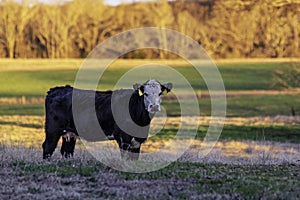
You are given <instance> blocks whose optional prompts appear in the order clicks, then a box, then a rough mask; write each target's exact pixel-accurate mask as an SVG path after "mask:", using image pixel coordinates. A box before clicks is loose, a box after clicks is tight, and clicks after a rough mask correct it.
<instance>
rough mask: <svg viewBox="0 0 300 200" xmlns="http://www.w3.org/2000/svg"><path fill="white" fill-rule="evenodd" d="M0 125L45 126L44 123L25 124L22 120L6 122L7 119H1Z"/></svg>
mask: <svg viewBox="0 0 300 200" xmlns="http://www.w3.org/2000/svg"><path fill="white" fill-rule="evenodd" d="M0 125H11V126H20V127H23V128H43V125H41V124H25V123H20V122H6V121H0Z"/></svg>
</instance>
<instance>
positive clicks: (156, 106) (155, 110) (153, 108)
mask: <svg viewBox="0 0 300 200" xmlns="http://www.w3.org/2000/svg"><path fill="white" fill-rule="evenodd" d="M150 110H151V111H152V112H157V111H159V110H160V108H159V105H150Z"/></svg>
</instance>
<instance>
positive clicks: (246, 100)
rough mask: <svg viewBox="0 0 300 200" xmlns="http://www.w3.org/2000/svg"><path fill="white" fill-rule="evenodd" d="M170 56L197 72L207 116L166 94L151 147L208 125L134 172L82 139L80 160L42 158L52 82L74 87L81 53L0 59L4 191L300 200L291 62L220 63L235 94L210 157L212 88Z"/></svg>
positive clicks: (298, 99) (297, 104)
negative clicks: (99, 156)
mask: <svg viewBox="0 0 300 200" xmlns="http://www.w3.org/2000/svg"><path fill="white" fill-rule="evenodd" d="M145 62H148V61H141V60H137V61H122V60H121V61H118V62H116V63H114V64H113V66H112V67H110V68H109V70H108V71H107V72H106V73H105V76H104V79H103V80H104V81H103V82H101V83H100V84H101V85H99V88H103V89H111V88H113V86H114V83H115V81H117V80H118V79H119V78H120V77H121V76H122V74H123V73H125V72H126V71H128V70H129V69H130V67H132V66H137V65H140V64H144V63H145ZM160 63H163V64H170V65H172V66H173V68H174V69H175V70H177V71H178V72H180V73H181V74H183V75H184V76H185V77H188V78H189V80H190V82H191V85H192V86H193V88H194V89H195V91H196V93H197V95H198V97H199V99H198V101H199V108H200V114H201V117H199V116H198V117H197V116H184V117H183V118H180V114H181V113H180V106H179V104H178V101H177V100H176V99H174V98H173V97H170V96H171V95H170V96H169V97H168V96H166V98H164V100H163V106H164V108H165V109H166V110H167V114H168V117H169V118H168V120H169V121H167V122H168V123H167V124H166V125H165V127H164V129H163V130H162V131H161V132H159V133H158V134H156V135H154V136H152V137H150V138H149V140H148V141H147V142H146V143H145V144H144V146H143V147H142V151H143V152H152V151H155V150H157V149H159V148H161V147H162V146H165V145H168V143H169V142H170V141H171V139H172V138H173V137H174V135H175V134H176V132H177V130H178V128H179V127H180V122H182V121H183V122H184V123H187V124H189V123H190V124H192V123H195V122H198V121H199V122H200V126H199V128H198V131H197V134H196V137H195V140H194V142H193V144H192V146H191V148H190V149H189V151H188V152H186V153H185V154H184V155H183V156H182V157H181V158H180V159H179V160H178V161H176V162H174V163H172V164H171V165H170V166H168V167H166V168H164V169H162V170H159V171H156V172H151V173H145V174H132V173H124V172H118V171H115V170H113V169H111V168H109V167H106V166H105V165H103V164H101V163H100V162H99V161H96V160H95V159H94V158H93V157H92V156H91V155H90V154H89V153H88V152H87V151H86V150H85V148H84V146H83V144H81V142H79V145H78V148H77V149H76V151H75V157H74V158H73V159H70V160H64V159H61V158H60V155H59V150H58V149H57V150H56V152H55V154H54V157H53V159H52V160H51V161H43V160H42V159H41V154H42V152H41V143H42V142H43V140H44V96H45V94H46V92H47V90H48V89H49V88H51V87H54V86H57V85H66V84H70V85H73V82H74V78H75V76H76V72H77V70H78V68H79V66H80V64H81V60H15V61H11V60H0V135H1V137H0V138H1V139H0V149H1V153H0V166H1V170H0V176H1V177H0V180H1V182H0V184H1V187H0V198H1V199H8V198H12V199H20V198H25V199H28V198H32V199H41V198H46V199H54V198H59V199H83V198H90V199H93V198H103V199H106V198H110V199H111V198H129V199H144V198H148V199H149V198H150V199H187V198H189V199H299V198H300V192H299V190H298V188H299V187H300V181H299V180H300V177H299V167H300V118H299V113H300V93H299V88H294V89H290V90H282V88H281V87H279V86H278V84H276V79H274V76H273V75H274V72H275V71H276V70H278V69H281V70H287V71H289V68H290V67H291V66H292V65H290V63H285V62H272V60H271V61H268V62H266V63H263V62H260V61H259V62H252V63H245V62H244V63H243V62H233V63H230V62H227V61H226V62H222V63H220V64H218V68H219V70H220V73H221V75H222V77H223V80H224V84H225V87H226V92H227V94H228V97H227V119H226V123H225V126H224V129H223V131H222V134H221V135H220V139H219V141H218V143H217V144H216V145H215V147H214V149H213V150H212V152H211V153H210V154H209V155H208V156H207V157H205V158H203V159H200V160H199V159H198V158H197V151H198V150H199V148H201V144H202V141H203V139H204V137H205V135H206V132H207V129H208V126H209V122H210V112H211V108H210V107H211V102H210V98H209V95H208V91H207V88H206V86H205V84H204V82H203V80H202V78H201V76H199V75H197V73H196V71H195V70H194V69H192V68H191V67H188V66H187V65H188V64H187V63H186V62H184V61H160ZM296 66H297V67H300V65H299V63H297V64H296ZM162 76H163V75H162ZM158 78H159V77H158ZM182 92H183V94H184V95H186V94H185V93H184V91H182ZM184 101H185V102H186V103H188V102H189V101H190V100H189V99H188V98H186V99H184ZM292 110H293V111H294V112H295V114H296V116H294V117H293V116H291V114H292ZM158 121H159V120H158ZM154 127H155V123H154Z"/></svg>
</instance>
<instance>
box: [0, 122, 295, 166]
mask: <svg viewBox="0 0 300 200" xmlns="http://www.w3.org/2000/svg"><path fill="white" fill-rule="evenodd" d="M160 120H161V119H160V118H156V119H155V120H154V121H153V125H152V127H153V128H154V129H155V128H156V129H159V128H161V127H160V126H161V125H160V124H159V122H160ZM199 120H200V124H201V125H204V124H205V125H207V124H208V123H209V122H210V117H201V118H197V117H183V119H182V121H181V120H180V118H179V117H172V118H168V119H167V124H171V125H172V127H179V126H180V122H182V123H186V124H190V125H193V124H195V123H198V122H199ZM0 123H1V126H0V134H1V137H0V138H1V139H0V144H2V145H3V146H5V147H11V148H9V149H12V151H18V149H20V148H23V147H25V148H29V150H28V151H29V154H33V155H32V156H31V158H34V159H41V144H42V142H43V140H44V128H43V124H44V117H38V116H1V117H0ZM295 123H300V117H288V116H275V117H250V118H227V119H226V122H225V124H231V125H268V124H273V125H290V124H295ZM176 124H177V125H176ZM167 126H168V125H167ZM170 142H171V140H164V141H162V140H161V141H151V142H146V143H145V144H143V145H142V152H144V153H149V152H155V151H157V150H159V149H161V148H163V147H167V148H166V151H165V152H164V154H162V159H164V158H167V157H169V156H170V155H172V150H174V149H173V148H171V147H170V146H169V145H170ZM107 143H108V146H111V145H116V143H114V142H107ZM181 143H182V144H178V145H179V146H180V145H183V146H184V145H187V144H189V143H192V145H191V148H190V149H189V150H188V151H187V152H186V153H185V154H184V155H183V157H182V158H181V159H180V160H182V161H189V162H197V161H200V162H202V161H203V160H199V159H198V154H197V152H198V151H199V150H200V149H201V145H203V143H202V141H201V140H193V141H190V140H186V141H185V140H182V141H181ZM102 144H103V143H102ZM95 145H96V143H95ZM96 146H97V145H96ZM102 146H103V145H102ZM168 146H169V147H168ZM58 148H59V147H58ZM9 149H7V148H6V150H9ZM84 149H85V148H84V146H83V145H82V144H81V142H79V145H77V148H76V155H77V156H82V155H83V154H85V153H83V152H85V150H84ZM115 149H117V148H115ZM168 149H169V150H168ZM30 152H31V153H30ZM35 152H39V153H38V155H36V156H35ZM2 153H3V152H2ZM6 153H8V152H7V151H6ZM13 154H15V153H13V152H11V153H10V157H13V156H14V155H13ZM26 154H27V153H26ZM113 154H114V155H109V156H113V157H119V152H118V150H116V151H115V152H113ZM168 155H169V156H168ZM2 156H3V155H2ZM15 156H22V154H18V153H17V154H16V155H15ZM56 156H59V153H58V151H57V153H56ZM299 156H300V144H298V143H280V142H269V141H219V142H217V144H216V145H215V146H214V148H213V149H212V151H211V153H210V154H209V155H208V156H207V157H205V158H204V161H205V162H222V163H239V161H240V160H243V162H247V163H252V162H254V163H259V162H260V163H263V162H270V163H276V162H280V163H283V162H289V163H297V162H299V160H300V157H299ZM149 159H151V158H149Z"/></svg>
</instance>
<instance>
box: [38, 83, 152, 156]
mask: <svg viewBox="0 0 300 200" xmlns="http://www.w3.org/2000/svg"><path fill="white" fill-rule="evenodd" d="M75 90H76V93H74V94H76V95H79V96H78V97H77V98H78V99H80V100H81V99H82V102H83V104H84V101H85V99H88V98H89V97H93V98H95V107H94V108H90V107H89V108H86V107H85V106H83V107H82V108H79V109H82V111H81V112H80V116H78V117H79V118H82V121H80V120H79V121H80V123H82V124H81V125H80V127H85V124H87V127H86V128H87V129H86V130H87V134H86V135H85V133H84V130H79V131H77V129H76V127H75V123H74V120H73V113H72V98H73V92H74V91H75ZM113 93H114V95H115V96H114V98H115V97H116V98H117V100H116V101H114V102H123V101H122V100H123V98H130V101H129V113H130V116H131V118H132V120H133V122H134V123H135V124H137V125H139V126H142V127H146V128H145V129H144V130H145V131H144V132H142V133H138V137H136V135H134V136H132V134H131V133H126V132H124V131H122V130H121V128H120V127H119V126H118V125H117V123H116V122H115V119H114V117H113V113H112V108H111V102H112V101H111V99H112V95H113ZM143 98H144V97H143V96H140V95H139V94H138V92H137V91H136V90H117V91H114V92H113V91H105V92H100V91H96V92H95V91H88V90H79V89H75V88H72V87H71V86H64V87H55V88H52V89H50V90H49V91H48V95H47V96H46V101H45V108H46V126H45V131H46V139H45V142H44V143H43V158H48V157H50V156H51V155H52V153H53V152H54V150H55V148H56V146H57V143H58V140H59V139H60V137H61V136H63V135H65V134H66V133H75V134H76V135H78V132H80V137H83V138H84V139H86V140H90V141H98V140H103V139H106V138H104V137H103V134H101V133H99V135H97V134H95V133H92V134H89V133H88V132H91V131H88V130H89V128H90V127H88V123H89V120H90V119H91V117H92V115H91V113H93V112H91V111H93V110H95V111H96V115H97V120H98V123H99V124H100V126H101V128H102V130H103V132H104V135H106V136H113V138H114V139H115V140H116V141H117V143H118V145H119V147H120V150H121V153H122V152H123V150H124V151H129V152H133V153H134V154H132V156H133V157H132V159H137V158H138V155H139V152H140V146H138V147H135V148H132V147H131V141H132V139H133V138H134V139H135V141H137V142H139V143H140V144H141V143H143V142H144V141H145V140H146V139H147V136H148V128H147V127H149V124H150V121H151V115H150V114H149V112H148V111H147V110H146V109H145V105H144V99H143ZM118 106H121V107H122V106H128V104H124V105H122V104H120V105H118ZM120 114H122V112H121V113H120ZM110 138H111V137H110ZM75 143H76V137H71V138H69V140H68V138H64V137H63V143H62V147H61V154H62V155H63V156H65V157H69V156H70V155H73V152H74V147H75Z"/></svg>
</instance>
